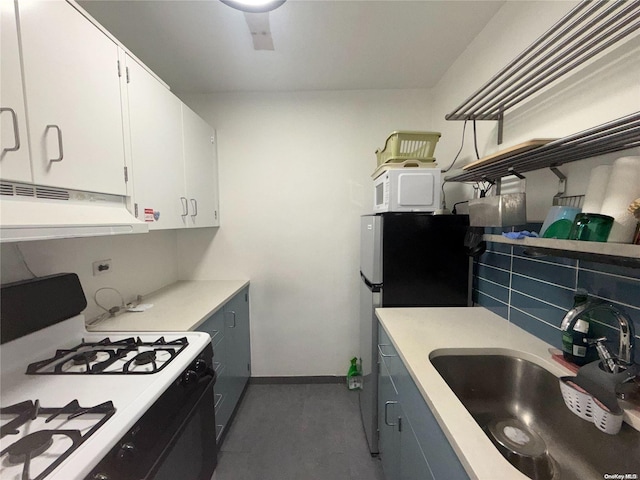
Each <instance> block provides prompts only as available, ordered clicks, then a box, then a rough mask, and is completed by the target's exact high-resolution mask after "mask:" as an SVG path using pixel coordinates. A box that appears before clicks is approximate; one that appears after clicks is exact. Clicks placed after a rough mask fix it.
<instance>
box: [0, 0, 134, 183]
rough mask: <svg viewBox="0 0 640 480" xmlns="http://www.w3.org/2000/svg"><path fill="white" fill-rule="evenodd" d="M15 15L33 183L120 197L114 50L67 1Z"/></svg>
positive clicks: (23, 8) (23, 6)
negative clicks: (22, 69) (17, 21)
mask: <svg viewBox="0 0 640 480" xmlns="http://www.w3.org/2000/svg"><path fill="white" fill-rule="evenodd" d="M19 18H20V41H21V45H22V55H23V67H24V71H23V74H24V85H25V92H26V98H27V107H28V125H29V135H30V146H31V157H32V167H33V181H34V183H36V184H39V185H47V186H55V187H62V188H69V189H78V190H87V191H93V192H102V193H112V194H117V195H125V194H126V183H125V175H124V158H125V157H124V133H123V120H122V110H121V107H120V81H119V78H118V45H117V44H116V43H114V41H112V40H111V39H110V38H109V37H108V36H107V35H106V34H105V33H103V32H102V31H101V30H100V29H99V28H98V27H97V26H95V25H94V24H93V23H91V22H90V21H89V20H87V19H86V18H85V17H84V16H83V15H82V14H81V13H80V12H79V11H78V10H76V9H75V8H74V7H73V6H72V5H70V4H68V3H67V2H63V1H50V0H45V1H36V0H31V1H29V2H24V3H19ZM3 27H4V25H3ZM3 40H4V35H3ZM2 62H3V64H4V47H3V61H2ZM3 81H4V74H3ZM3 115H4V112H3ZM3 132H4V128H3ZM3 136H4V133H3ZM3 141H4V140H3Z"/></svg>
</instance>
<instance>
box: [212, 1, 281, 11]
mask: <svg viewBox="0 0 640 480" xmlns="http://www.w3.org/2000/svg"><path fill="white" fill-rule="evenodd" d="M220 1H221V2H222V3H224V4H225V5H229V6H230V7H232V8H235V9H236V10H241V11H243V12H249V13H264V12H270V11H271V10H275V9H276V8H278V7H279V6H280V5H282V4H283V3H284V2H285V1H286V0H220Z"/></svg>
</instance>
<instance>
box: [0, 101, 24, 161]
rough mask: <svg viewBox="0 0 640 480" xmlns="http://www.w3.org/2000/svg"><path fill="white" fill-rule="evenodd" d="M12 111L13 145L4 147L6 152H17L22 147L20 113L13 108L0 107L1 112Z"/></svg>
mask: <svg viewBox="0 0 640 480" xmlns="http://www.w3.org/2000/svg"><path fill="white" fill-rule="evenodd" d="M2 112H11V119H12V121H13V147H6V148H3V149H2V153H4V152H15V151H16V150H18V149H19V148H20V130H18V115H17V114H16V112H15V110H14V109H13V108H9V107H0V113H2Z"/></svg>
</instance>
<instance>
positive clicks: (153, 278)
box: [0, 231, 178, 320]
mask: <svg viewBox="0 0 640 480" xmlns="http://www.w3.org/2000/svg"><path fill="white" fill-rule="evenodd" d="M16 246H18V247H19V248H20V251H21V252H22V254H23V256H24V259H25V261H26V263H27V265H28V266H29V268H30V269H31V270H32V271H33V273H34V274H35V275H37V276H45V275H50V274H54V273H62V272H68V273H76V274H78V277H79V278H80V282H81V284H82V288H83V289H84V293H85V296H86V297H87V303H88V306H87V309H86V310H85V312H84V315H85V318H86V319H87V320H89V319H91V318H94V317H96V316H97V315H100V314H101V313H103V310H101V309H100V308H99V307H98V306H97V305H96V304H95V302H94V301H93V295H94V293H95V292H96V290H97V289H99V288H101V287H114V288H117V289H118V290H119V291H120V292H121V293H122V295H123V296H124V297H125V301H127V302H128V301H131V300H132V299H134V298H135V297H136V295H138V294H140V295H145V294H147V293H150V292H153V291H154V290H157V289H158V288H160V287H163V286H165V285H168V284H170V283H173V282H175V281H176V280H177V279H178V264H177V260H176V233H175V231H166V232H152V233H147V234H140V235H114V236H110V237H95V238H69V239H61V240H42V241H33V242H20V243H4V244H2V247H1V248H0V254H1V256H0V267H1V273H2V275H1V283H2V284H5V283H8V282H14V281H17V280H23V279H27V278H30V277H31V274H30V273H29V271H28V270H27V269H26V268H25V267H24V264H23V263H22V260H21V259H20V255H19V253H18V251H17V250H16ZM108 258H110V259H111V260H112V264H111V265H112V271H111V272H110V273H106V274H103V275H99V276H95V277H94V276H93V271H92V263H93V262H94V261H96V260H105V259H108ZM98 301H99V302H100V303H102V304H106V305H107V306H108V307H112V306H115V305H119V304H120V298H119V297H118V296H117V294H114V293H113V292H110V291H103V292H100V293H99V294H98Z"/></svg>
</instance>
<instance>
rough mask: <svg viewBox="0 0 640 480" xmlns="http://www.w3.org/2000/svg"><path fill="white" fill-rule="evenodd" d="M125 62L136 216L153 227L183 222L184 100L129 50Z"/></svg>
mask: <svg viewBox="0 0 640 480" xmlns="http://www.w3.org/2000/svg"><path fill="white" fill-rule="evenodd" d="M126 68H127V69H128V72H127V78H128V83H127V96H128V118H129V131H130V142H131V165H132V169H133V172H132V173H133V194H134V202H135V209H134V210H135V211H136V216H137V218H138V219H140V220H143V221H145V222H147V223H148V224H149V229H151V230H158V229H171V228H185V227H187V217H188V216H189V199H188V198H187V196H186V193H185V191H184V167H183V160H182V155H183V147H182V102H181V101H180V100H179V99H178V98H177V97H176V96H175V95H173V93H171V91H170V90H169V89H168V88H167V87H166V86H164V85H163V84H162V83H161V82H160V81H158V79H156V78H155V77H154V76H153V75H151V74H150V73H149V72H148V71H147V70H146V69H145V68H143V67H142V66H141V65H140V64H138V62H136V61H135V60H134V59H132V58H131V57H129V56H128V55H127V56H126Z"/></svg>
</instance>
